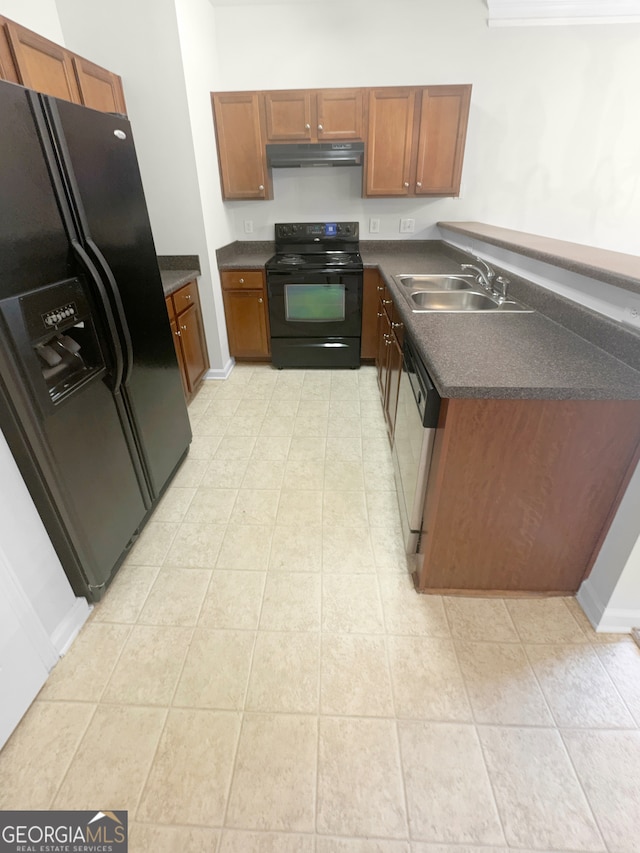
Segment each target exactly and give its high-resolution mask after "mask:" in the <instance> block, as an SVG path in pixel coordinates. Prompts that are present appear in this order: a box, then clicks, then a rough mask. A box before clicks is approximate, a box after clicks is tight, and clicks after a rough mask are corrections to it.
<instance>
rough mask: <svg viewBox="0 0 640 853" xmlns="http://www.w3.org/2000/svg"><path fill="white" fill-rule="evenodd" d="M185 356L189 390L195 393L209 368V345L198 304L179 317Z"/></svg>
mask: <svg viewBox="0 0 640 853" xmlns="http://www.w3.org/2000/svg"><path fill="white" fill-rule="evenodd" d="M177 323H178V327H179V331H180V342H181V344H182V355H183V356H184V372H185V375H186V377H187V382H188V385H189V391H190V392H191V393H193V391H194V390H195V388H196V386H197V385H198V383H199V382H200V380H201V379H202V377H203V376H204V374H205V373H206V372H207V370H208V368H209V360H208V358H207V345H206V343H205V339H204V329H203V328H202V318H201V317H200V311H199V310H198V306H197V305H191V306H189V308H187V310H186V311H183V312H182V314H179V315H178V317H177Z"/></svg>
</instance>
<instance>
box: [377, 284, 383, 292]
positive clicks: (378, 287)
mask: <svg viewBox="0 0 640 853" xmlns="http://www.w3.org/2000/svg"><path fill="white" fill-rule="evenodd" d="M376 290H379V291H380V292H381V293H382V291H383V290H384V287H383V286H382V285H381V284H379V285H378V286H377V287H376Z"/></svg>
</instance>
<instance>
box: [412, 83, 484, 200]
mask: <svg viewBox="0 0 640 853" xmlns="http://www.w3.org/2000/svg"><path fill="white" fill-rule="evenodd" d="M470 99H471V86H429V87H428V88H426V89H424V90H423V92H422V104H421V112H420V131H419V136H418V163H417V168H416V187H415V192H416V194H417V195H458V193H459V192H460V177H461V175H462V159H463V157H464V144H465V139H466V136H467V121H468V118H469V102H470Z"/></svg>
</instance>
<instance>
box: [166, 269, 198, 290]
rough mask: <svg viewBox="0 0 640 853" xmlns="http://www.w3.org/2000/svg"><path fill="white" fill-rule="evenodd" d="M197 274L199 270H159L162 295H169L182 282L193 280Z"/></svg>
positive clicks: (180, 285)
mask: <svg viewBox="0 0 640 853" xmlns="http://www.w3.org/2000/svg"><path fill="white" fill-rule="evenodd" d="M199 275H200V271H199V270H160V278H161V279H162V289H163V290H164V295H165V296H169V295H170V294H171V293H173V292H174V291H175V290H177V289H178V288H179V287H182V285H183V284H186V283H187V282H188V281H193V280H194V278H197V277H198V276H199Z"/></svg>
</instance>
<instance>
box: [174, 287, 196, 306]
mask: <svg viewBox="0 0 640 853" xmlns="http://www.w3.org/2000/svg"><path fill="white" fill-rule="evenodd" d="M194 303H195V304H196V305H197V304H198V285H197V282H195V281H190V282H189V283H188V284H185V285H184V287H181V288H180V290H176V292H175V293H174V294H173V304H174V305H175V307H176V314H181V313H182V312H183V311H186V310H187V308H188V307H189V306H190V305H193V304H194Z"/></svg>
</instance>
